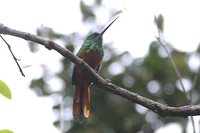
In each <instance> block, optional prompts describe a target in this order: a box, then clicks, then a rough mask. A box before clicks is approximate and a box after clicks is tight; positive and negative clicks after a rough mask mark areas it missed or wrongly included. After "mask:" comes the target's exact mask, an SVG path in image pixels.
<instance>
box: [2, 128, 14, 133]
mask: <svg viewBox="0 0 200 133" xmlns="http://www.w3.org/2000/svg"><path fill="white" fill-rule="evenodd" d="M0 133H13V132H12V131H10V130H8V129H4V130H0Z"/></svg>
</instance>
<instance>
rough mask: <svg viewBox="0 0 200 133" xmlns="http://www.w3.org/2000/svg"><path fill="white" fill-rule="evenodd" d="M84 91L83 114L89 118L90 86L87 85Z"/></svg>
mask: <svg viewBox="0 0 200 133" xmlns="http://www.w3.org/2000/svg"><path fill="white" fill-rule="evenodd" d="M84 93H85V94H84V101H83V115H84V117H85V118H88V117H89V115H90V88H89V87H87V88H86V90H85V92H84Z"/></svg>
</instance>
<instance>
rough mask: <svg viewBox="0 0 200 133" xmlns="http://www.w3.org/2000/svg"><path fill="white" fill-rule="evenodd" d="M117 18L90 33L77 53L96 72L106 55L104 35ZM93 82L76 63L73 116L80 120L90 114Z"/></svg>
mask: <svg viewBox="0 0 200 133" xmlns="http://www.w3.org/2000/svg"><path fill="white" fill-rule="evenodd" d="M117 18H118V17H117ZM117 18H116V19H117ZM116 19H114V20H113V21H112V22H111V23H110V24H109V25H108V26H107V27H106V28H105V29H104V30H103V31H102V32H101V33H97V32H95V33H93V34H91V35H89V36H88V37H87V38H86V39H85V41H84V43H83V45H82V46H81V48H80V50H79V51H78V53H77V56H78V57H79V58H81V59H83V60H84V61H85V62H86V63H87V64H88V65H89V66H90V67H91V68H92V69H93V70H95V71H96V72H98V70H99V67H100V64H101V62H102V59H103V56H104V51H103V47H102V42H103V37H102V36H103V34H104V33H105V31H106V30H107V29H108V28H109V27H110V26H111V25H112V24H113V23H114V22H115V20H116ZM91 83H92V80H91V76H89V75H88V74H87V73H86V72H85V71H84V70H83V69H81V68H79V67H78V66H77V65H75V66H74V69H73V73H72V84H73V85H74V86H75V93H74V101H73V116H74V119H77V120H79V121H80V122H81V121H82V120H83V119H84V118H88V117H89V114H90V88H89V87H90V85H91Z"/></svg>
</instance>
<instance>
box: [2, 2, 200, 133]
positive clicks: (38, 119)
mask: <svg viewBox="0 0 200 133" xmlns="http://www.w3.org/2000/svg"><path fill="white" fill-rule="evenodd" d="M198 4H199V2H198V1H197V0H196V1H195V0H193V1H189V0H186V1H184V2H183V1H181V0H177V1H176V2H174V1H169V0H168V1H162V2H161V1H159V0H152V1H148V0H141V1H140V2H138V1H131V0H124V1H122V0H110V1H105V0H77V1H73V2H72V1H69V0H59V1H55V0H52V1H48V0H43V1H39V0H34V1H25V0H16V1H11V0H7V1H4V2H2V3H1V6H0V7H1V8H0V11H1V17H0V23H2V24H4V25H6V26H8V27H11V28H14V29H17V30H21V31H26V32H30V33H32V34H36V35H38V36H41V37H43V38H47V39H50V40H53V41H55V42H57V43H58V44H60V45H61V46H63V47H65V48H67V49H69V50H70V51H72V52H73V53H76V52H77V51H78V49H79V48H80V46H81V45H82V43H83V41H84V39H85V38H86V37H87V35H88V34H90V33H92V32H100V31H101V30H102V29H103V28H104V27H105V26H106V25H107V24H108V23H109V22H110V21H111V20H112V19H113V18H115V17H116V15H117V14H118V13H120V12H122V13H121V15H120V18H119V19H118V20H117V21H116V23H114V24H113V26H112V27H110V29H109V30H108V31H107V32H106V33H105V36H104V44H103V46H104V51H105V56H104V59H103V63H102V66H101V69H100V71H99V74H100V75H101V76H102V77H103V78H106V79H111V81H112V83H114V84H116V85H118V86H121V87H123V88H126V89H128V90H129V91H132V92H134V93H138V94H139V95H141V96H144V97H147V98H150V99H152V100H155V101H157V102H160V103H163V104H167V105H169V106H184V105H186V104H187V99H186V96H185V94H184V93H183V92H182V89H181V87H180V84H179V82H178V79H177V75H176V73H175V71H174V69H173V67H172V64H171V62H170V61H169V59H168V55H167V54H166V52H165V50H164V49H163V48H162V47H161V46H160V45H159V44H158V42H157V40H156V36H158V34H157V27H156V26H155V24H154V16H157V15H158V14H162V15H163V16H164V37H165V40H166V41H167V48H168V50H169V52H170V54H171V55H172V57H173V59H174V60H175V62H176V65H177V67H178V69H179V70H180V72H181V74H182V81H183V83H184V86H185V88H186V92H187V93H188V95H190V96H191V102H192V104H199V100H200V97H199V94H200V89H199V85H198V83H199V64H200V61H199V59H200V54H199V51H200V47H199V42H200V39H199V35H200V26H199V23H200V19H199V18H198V12H199V10H200V9H199V7H198ZM4 38H5V39H6V40H7V41H8V42H9V43H10V45H11V48H12V50H13V52H14V53H15V56H16V57H17V58H19V59H20V62H19V63H20V65H21V66H22V68H23V71H24V73H25V75H26V77H25V78H24V77H22V76H21V75H20V73H19V71H18V68H17V66H16V64H15V63H14V61H13V59H12V57H11V55H10V53H9V51H8V49H7V46H6V45H5V44H4V43H3V41H0V60H1V67H0V79H1V80H3V81H4V82H5V83H6V84H7V85H8V86H9V87H10V89H11V91H12V95H13V98H12V100H7V99H5V98H4V97H2V96H0V129H4V128H8V129H10V130H13V131H14V132H15V133H27V132H28V133H35V132H38V133H44V132H48V133H59V132H61V131H60V130H62V131H64V132H66V133H80V132H81V133H93V132H95V133H134V132H137V133H149V132H156V133H161V132H162V133H165V132H170V131H173V132H176V133H182V132H188V133H192V126H191V121H190V119H188V118H178V117H164V118H163V117H160V116H158V115H157V114H155V113H153V112H152V111H150V110H148V109H146V108H144V107H142V106H140V105H138V104H134V103H132V102H130V101H128V100H126V99H124V98H122V97H120V96H116V95H114V94H112V93H109V92H106V91H104V90H102V89H101V88H98V87H97V86H95V85H92V86H91V115H90V117H89V118H88V119H87V120H86V121H85V122H84V123H82V124H79V123H78V122H76V121H74V120H73V116H72V102H73V91H74V88H73V86H72V84H71V75H72V68H73V64H72V63H71V62H70V61H69V60H68V59H67V58H64V57H62V56H61V55H59V54H58V53H57V52H55V51H53V50H51V51H49V50H47V49H46V48H44V47H43V46H40V45H38V44H35V43H32V42H26V41H24V40H22V39H19V38H15V37H12V36H4ZM27 43H28V44H27ZM194 120H195V126H196V131H197V132H199V122H200V121H199V120H200V119H199V117H198V116H195V117H194Z"/></svg>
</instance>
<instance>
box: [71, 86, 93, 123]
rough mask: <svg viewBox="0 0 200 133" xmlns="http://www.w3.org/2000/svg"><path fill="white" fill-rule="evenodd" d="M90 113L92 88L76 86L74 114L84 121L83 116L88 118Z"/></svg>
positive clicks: (76, 117) (80, 120)
mask: <svg viewBox="0 0 200 133" xmlns="http://www.w3.org/2000/svg"><path fill="white" fill-rule="evenodd" d="M89 114H90V88H89V87H87V88H86V89H85V88H82V87H79V86H76V87H75V94H74V103H73V116H74V119H77V120H79V122H82V120H83V118H88V117H89Z"/></svg>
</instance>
